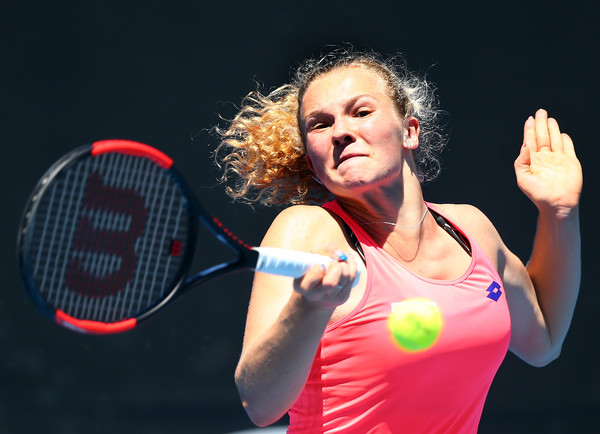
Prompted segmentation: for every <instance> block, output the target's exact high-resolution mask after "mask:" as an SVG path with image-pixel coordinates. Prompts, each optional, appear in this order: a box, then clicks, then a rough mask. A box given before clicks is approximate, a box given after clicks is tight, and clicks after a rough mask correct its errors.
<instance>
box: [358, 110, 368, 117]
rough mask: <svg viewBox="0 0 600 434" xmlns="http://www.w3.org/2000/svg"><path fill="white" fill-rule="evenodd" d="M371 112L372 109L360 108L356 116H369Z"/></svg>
mask: <svg viewBox="0 0 600 434" xmlns="http://www.w3.org/2000/svg"><path fill="white" fill-rule="evenodd" d="M370 114H371V110H369V109H360V110H357V111H356V117H359V118H364V117H365V116H369V115H370Z"/></svg>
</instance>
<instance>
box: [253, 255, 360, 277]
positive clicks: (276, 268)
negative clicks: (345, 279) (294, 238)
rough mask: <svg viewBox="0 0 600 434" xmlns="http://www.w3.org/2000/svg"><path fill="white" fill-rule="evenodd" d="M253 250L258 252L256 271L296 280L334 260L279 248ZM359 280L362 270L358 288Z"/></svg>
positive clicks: (358, 272)
mask: <svg viewBox="0 0 600 434" xmlns="http://www.w3.org/2000/svg"><path fill="white" fill-rule="evenodd" d="M252 250H256V251H257V252H258V262H257V263H256V267H255V270H256V271H262V272H263V273H269V274H277V275H279V276H289V277H294V278H295V277H301V276H303V275H304V274H305V273H306V272H307V271H308V269H309V268H311V267H312V266H313V265H324V266H327V264H329V263H330V262H331V261H332V260H333V259H331V258H330V257H329V256H325V255H318V254H316V253H307V252H300V251H297V250H288V249H280V248H277V247H253V248H252ZM359 279H360V270H357V271H356V278H355V279H354V282H353V283H352V286H356V284H357V283H358V281H359Z"/></svg>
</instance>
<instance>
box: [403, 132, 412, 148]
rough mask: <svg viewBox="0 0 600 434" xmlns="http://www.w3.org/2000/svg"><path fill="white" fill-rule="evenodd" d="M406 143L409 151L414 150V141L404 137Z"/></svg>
mask: <svg viewBox="0 0 600 434" xmlns="http://www.w3.org/2000/svg"><path fill="white" fill-rule="evenodd" d="M404 143H406V148H407V149H412V147H413V145H412V140H410V137H408V135H406V136H404Z"/></svg>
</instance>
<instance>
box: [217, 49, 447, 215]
mask: <svg viewBox="0 0 600 434" xmlns="http://www.w3.org/2000/svg"><path fill="white" fill-rule="evenodd" d="M355 65H356V66H361V67H364V68H367V69H369V70H371V71H373V72H375V73H377V74H378V75H379V76H380V77H382V78H383V79H384V80H385V81H386V83H387V84H388V87H389V90H390V97H391V98H392V99H393V100H394V101H395V102H396V108H397V110H398V113H399V114H400V115H401V116H402V117H404V116H414V117H416V118H417V119H418V120H419V123H420V125H421V135H420V137H419V147H418V148H416V149H415V150H414V151H413V155H414V158H415V162H416V164H417V170H418V175H419V178H420V180H421V182H426V181H431V180H433V179H434V178H435V177H436V176H437V175H438V174H439V172H440V162H439V159H438V154H439V152H440V151H441V149H442V148H443V147H444V145H445V137H444V136H443V135H442V133H441V132H440V130H441V128H440V127H439V122H438V119H439V116H440V114H441V113H442V112H441V111H440V110H438V108H437V107H438V104H437V99H436V98H435V96H434V88H433V86H431V84H430V83H429V82H427V81H426V80H425V79H421V78H419V77H417V76H416V75H415V74H413V73H411V72H410V71H408V69H407V68H406V66H405V63H404V62H403V61H402V59H401V58H400V57H398V56H395V57H390V58H388V59H384V58H382V56H381V55H379V54H378V53H375V52H357V51H353V50H348V49H335V50H333V51H331V52H330V53H328V54H326V55H324V56H322V57H320V58H315V59H308V60H306V61H304V62H303V63H302V64H301V65H300V66H299V67H298V68H297V70H296V72H295V75H294V78H293V80H292V83H291V84H286V85H283V86H281V87H278V88H276V89H275V90H273V91H271V92H269V93H268V94H266V95H263V94H262V93H261V92H260V91H259V90H258V89H257V90H256V91H253V92H251V93H250V94H248V95H247V96H246V97H245V98H244V99H243V100H242V108H241V109H240V110H239V112H238V114H237V115H236V116H235V117H234V118H233V120H231V121H230V122H229V126H228V127H227V128H226V129H221V128H217V129H216V131H217V133H218V134H219V136H220V138H221V143H220V144H219V146H218V147H217V149H216V151H215V159H216V162H217V165H219V167H222V168H223V169H224V170H223V175H222V177H221V180H222V181H223V182H225V183H226V184H228V185H227V187H226V191H227V193H228V194H229V195H230V196H231V197H232V198H233V199H234V200H239V201H242V202H246V203H250V204H252V203H256V202H258V203H261V204H263V205H283V204H307V203H323V202H324V201H325V200H328V199H330V198H332V195H331V193H329V191H328V190H327V189H326V188H325V187H323V186H322V185H321V184H319V183H318V182H317V181H316V180H315V179H314V178H313V173H312V172H311V171H310V169H309V168H308V164H307V162H306V144H305V133H304V131H302V126H301V123H300V122H299V121H298V116H299V112H300V110H299V108H300V105H301V103H302V97H303V96H304V93H305V92H306V89H307V88H308V86H309V85H310V84H311V83H312V82H313V81H314V80H315V79H317V78H319V77H321V76H323V75H325V74H327V73H328V72H331V71H333V70H335V69H338V68H344V67H348V66H355ZM232 178H235V181H234V182H233V183H230V181H231V179H232Z"/></svg>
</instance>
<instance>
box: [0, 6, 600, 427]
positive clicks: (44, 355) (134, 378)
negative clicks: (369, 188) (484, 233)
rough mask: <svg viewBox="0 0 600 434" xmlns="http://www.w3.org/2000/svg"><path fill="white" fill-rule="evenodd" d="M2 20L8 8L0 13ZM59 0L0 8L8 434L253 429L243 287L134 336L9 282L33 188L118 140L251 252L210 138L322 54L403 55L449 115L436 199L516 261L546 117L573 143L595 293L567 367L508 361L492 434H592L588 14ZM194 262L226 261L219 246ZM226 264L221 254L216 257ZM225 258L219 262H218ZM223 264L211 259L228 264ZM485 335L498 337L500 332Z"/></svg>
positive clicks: (242, 215)
mask: <svg viewBox="0 0 600 434" xmlns="http://www.w3.org/2000/svg"><path fill="white" fill-rule="evenodd" d="M4 3H8V2H4ZM468 4H469V6H463V5H461V4H460V2H445V1H422V2H404V1H395V2H380V1H370V2H353V1H338V0H331V1H327V2H322V1H317V2H309V1H305V2H296V3H286V2H281V1H265V2H258V1H257V2H241V1H232V2H221V3H219V4H217V3H214V2H211V3H205V2H204V3H203V4H201V2H192V1H187V2H176V1H168V2H167V1H158V0H147V1H143V2H141V1H120V2H117V1H103V2H100V1H81V2H76V1H57V2H42V1H29V2H25V1H23V2H12V4H11V5H8V4H3V5H2V6H0V32H1V33H0V36H1V37H0V47H1V63H0V79H1V80H0V86H1V87H0V89H1V92H0V95H1V100H0V102H1V104H0V110H1V111H0V119H1V120H2V121H1V122H2V143H1V149H2V171H1V172H0V173H1V175H0V176H1V179H0V181H1V185H2V188H3V191H4V192H5V196H4V198H3V201H2V203H3V205H4V206H6V209H5V211H4V212H3V213H2V224H1V225H0V234H1V235H0V236H1V241H2V249H1V250H0V254H1V255H2V256H1V258H0V259H1V260H0V264H2V265H1V267H0V281H1V282H2V289H1V291H0V342H1V343H2V348H3V349H2V352H1V354H2V355H1V357H0V360H1V363H2V364H1V365H0V390H1V393H0V432H2V433H9V434H12V433H33V432H48V433H61V434H62V433H65V434H70V433H92V432H98V433H130V432H133V433H226V432H229V431H233V430H235V429H242V428H247V427H250V426H251V424H250V422H249V421H248V420H247V418H246V416H245V414H244V412H243V409H242V408H241V404H240V403H239V399H238V397H237V393H236V390H235V386H234V384H233V371H234V368H235V364H236V361H237V358H238V355H239V352H240V349H241V340H242V333H243V325H244V319H245V311H246V308H247V302H248V296H249V289H250V281H251V276H250V275H245V274H244V275H240V276H235V277H230V278H226V279H224V280H221V281H219V282H215V283H212V284H210V285H208V286H206V287H203V288H202V289H200V290H199V291H196V292H195V293H193V294H191V295H189V296H187V297H186V298H185V299H184V300H181V301H180V302H178V303H177V304H175V305H173V306H171V307H170V308H169V309H167V310H166V311H165V312H164V313H161V315H160V316H158V317H156V318H155V319H153V320H152V321H150V322H148V323H145V324H144V325H143V326H140V327H139V329H137V330H134V331H132V332H129V333H125V334H122V335H116V336H111V337H93V336H92V337H90V336H82V335H78V334H75V333H73V332H70V331H67V330H65V329H62V328H59V327H57V326H54V325H53V324H52V323H50V322H49V321H47V320H46V319H44V318H42V317H41V316H40V315H39V314H38V312H37V311H36V310H35V309H34V307H33V306H32V304H31V303H30V302H29V300H28V299H27V297H26V295H25V293H24V291H23V290H22V287H21V284H20V282H19V279H18V273H17V269H16V260H15V248H14V246H15V238H16V229H17V226H18V222H19V219H20V214H21V211H22V208H23V206H24V205H25V202H26V200H27V197H28V195H29V192H30V190H31V189H32V188H33V187H34V185H35V183H36V182H37V180H38V178H39V177H40V176H41V175H42V173H43V172H44V171H45V170H46V168H47V167H48V166H49V165H50V164H51V163H52V162H53V161H54V160H56V159H57V158H59V157H60V156H61V155H63V154H64V153H65V152H67V151H68V150H70V149H72V148H74V147H76V146H79V145H81V144H84V143H88V142H91V141H95V140H100V139H105V138H127V139H132V140H138V141H142V142H146V143H148V144H151V145H153V146H156V147H158V148H160V149H162V150H164V151H165V152H167V153H168V154H170V155H171V156H172V157H173V158H174V159H175V161H176V164H177V166H178V167H179V169H180V170H181V171H182V172H183V174H184V175H185V176H186V177H187V178H188V179H189V181H190V183H191V184H192V185H193V186H194V188H195V192H196V193H197V194H198V195H199V196H200V197H201V198H202V199H203V201H204V202H205V203H206V205H207V207H208V208H209V209H210V210H211V211H212V212H214V213H215V214H217V215H219V216H220V217H221V218H222V220H224V221H225V223H226V224H228V225H229V226H230V227H232V228H233V229H234V231H235V232H237V233H238V234H239V235H240V236H241V237H242V238H243V239H244V240H246V241H247V242H249V243H251V244H255V243H259V242H260V240H261V238H262V234H263V233H264V231H265V230H266V228H267V226H268V224H269V221H270V220H271V219H272V217H273V216H274V214H275V213H276V212H277V210H275V209H260V208H258V209H256V210H252V209H250V208H248V207H246V206H243V205H234V204H232V203H231V202H229V200H228V199H227V198H226V197H225V195H224V193H223V188H222V186H219V185H217V184H216V182H215V178H216V177H217V175H218V171H217V170H216V169H215V168H214V165H213V163H212V160H211V150H212V149H214V146H215V144H216V142H215V140H214V137H213V136H211V134H210V133H209V129H210V128H211V127H213V126H214V125H217V124H219V123H221V121H220V118H219V116H220V115H221V116H224V117H225V118H227V117H230V116H231V115H232V114H233V113H234V112H235V107H234V106H235V105H236V104H238V103H239V102H240V99H241V98H242V97H243V96H244V95H245V94H246V93H248V92H249V91H251V90H252V89H253V88H254V80H256V81H258V82H259V83H262V84H264V86H265V87H266V88H271V87H274V86H278V85H280V84H282V83H284V82H286V81H287V79H288V78H289V72H290V69H291V68H292V67H293V66H294V65H296V64H297V62H298V61H299V60H301V59H302V58H304V57H305V56H307V55H311V54H316V53H318V52H319V51H320V49H321V48H322V47H323V46H324V45H327V44H337V43H341V42H353V43H355V44H356V45H357V46H359V47H361V46H368V47H370V48H373V49H375V50H378V51H381V52H383V53H388V54H394V53H397V52H402V53H404V54H405V56H406V59H407V62H408V65H409V67H410V68H411V69H413V70H416V71H418V72H421V73H427V75H428V76H429V78H430V79H431V80H432V81H433V82H435V83H436V84H437V85H438V88H439V91H438V95H439V97H440V100H441V105H442V108H443V109H445V110H446V111H447V112H448V113H449V118H448V129H447V132H448V133H449V136H450V143H449V146H448V148H447V150H446V151H445V152H444V154H443V161H444V172H443V174H442V176H441V177H440V178H439V180H438V181H436V182H435V183H434V184H431V185H428V186H426V187H425V192H426V198H427V199H428V200H430V201H433V202H466V203H472V204H474V205H476V206H478V207H480V208H481V209H482V210H483V211H484V212H485V213H486V214H487V215H488V216H489V217H490V218H491V220H492V221H493V222H494V223H495V224H496V226H497V228H498V230H499V231H500V233H501V234H502V236H503V238H504V240H505V242H506V243H507V245H508V246H509V247H510V248H511V249H513V251H515V253H517V254H518V255H519V256H520V257H521V258H522V259H523V260H524V261H525V260H527V257H528V255H529V252H530V248H531V244H532V243H531V242H532V239H533V235H534V231H535V216H536V212H535V209H534V208H533V206H532V205H531V204H530V203H529V202H528V201H527V199H526V198H525V197H524V196H523V195H522V194H521V193H520V191H519V190H518V188H517V187H516V184H515V181H514V174H513V169H512V163H513V160H514V159H515V158H516V156H517V154H518V151H519V148H520V145H521V143H522V142H521V141H522V125H523V123H524V121H525V119H526V118H527V116H529V115H531V114H533V113H534V112H535V110H536V109H537V108H539V107H544V108H546V109H547V110H548V111H549V112H550V114H551V115H552V116H555V117H556V118H557V119H558V120H559V122H560V124H561V127H562V129H563V130H564V131H566V132H569V133H570V134H571V135H572V137H573V139H574V141H575V144H576V148H577V152H578V155H579V157H580V159H581V160H582V163H583V166H584V171H585V176H586V178H585V187H584V196H583V200H582V206H581V218H582V231H583V239H584V247H583V249H584V264H583V267H584V278H583V284H582V288H581V297H580V302H579V304H578V308H577V311H576V314H575V319H574V321H573V325H572V329H571V331H570V334H569V336H568V338H567V341H566V343H565V346H564V350H563V355H562V356H561V358H560V359H559V360H558V361H556V362H554V363H552V364H551V365H550V366H548V367H546V368H543V369H536V368H532V367H529V366H527V365H526V364H524V363H523V362H521V361H519V360H518V359H517V358H516V357H514V356H512V355H509V356H507V359H506V361H505V363H504V365H503V366H502V368H501V369H500V372H499V374H498V376H497V378H496V380H495V382H494V384H493V386H492V390H491V392H490V395H489V398H488V401H487V405H486V408H485V411H484V414H483V420H482V423H481V432H482V433H505V432H511V433H586V432H591V431H593V429H594V428H595V427H597V424H596V423H595V422H594V420H595V416H597V414H598V411H600V368H599V367H598V361H597V357H598V349H599V345H598V322H597V317H598V314H597V312H598V302H599V301H600V297H599V296H598V292H597V287H596V285H595V284H594V283H593V282H594V281H595V278H594V274H593V273H594V271H593V270H594V269H595V265H596V263H595V261H596V259H597V258H598V255H597V253H596V244H597V242H598V230H597V229H596V228H595V227H594V226H593V222H594V214H595V212H596V204H595V202H594V199H595V197H596V195H597V187H598V181H597V173H596V170H595V166H596V162H597V160H598V157H599V156H600V152H598V150H597V148H598V140H597V138H596V134H597V129H598V121H597V118H598V115H599V110H598V99H599V91H598V77H599V72H600V71H599V67H598V61H597V57H598V45H599V41H600V38H599V34H598V18H597V17H598V13H599V12H600V7H599V6H597V5H594V4H593V3H592V2H589V3H584V2H576V1H572V2H568V3H564V2H560V3H552V2H542V1H528V2H510V1H504V2H478V3H475V2H468ZM207 248H208V255H207V257H205V258H201V259H200V260H199V262H208V263H210V262H211V260H212V258H214V257H215V256H216V255H217V253H213V248H219V246H214V245H212V244H211V245H209V246H207ZM217 252H221V251H220V250H217ZM223 253H224V252H223ZM218 254H220V253H218ZM491 326H493V325H491Z"/></svg>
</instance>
